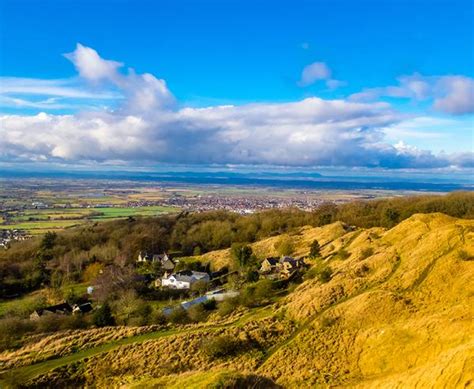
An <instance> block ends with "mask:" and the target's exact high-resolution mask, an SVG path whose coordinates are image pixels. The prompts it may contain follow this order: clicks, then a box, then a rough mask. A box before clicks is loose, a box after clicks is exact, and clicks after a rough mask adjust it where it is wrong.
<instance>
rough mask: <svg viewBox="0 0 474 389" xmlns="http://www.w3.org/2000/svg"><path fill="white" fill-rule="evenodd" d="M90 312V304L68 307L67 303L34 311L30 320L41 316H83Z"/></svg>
mask: <svg viewBox="0 0 474 389" xmlns="http://www.w3.org/2000/svg"><path fill="white" fill-rule="evenodd" d="M91 311H92V303H91V302H89V301H88V302H85V303H82V304H74V305H70V304H69V303H67V302H64V303H61V304H56V305H50V306H48V307H44V308H41V309H36V310H35V311H33V313H31V314H30V319H31V320H38V319H39V318H41V317H43V316H48V315H63V316H64V315H80V314H85V313H88V312H91Z"/></svg>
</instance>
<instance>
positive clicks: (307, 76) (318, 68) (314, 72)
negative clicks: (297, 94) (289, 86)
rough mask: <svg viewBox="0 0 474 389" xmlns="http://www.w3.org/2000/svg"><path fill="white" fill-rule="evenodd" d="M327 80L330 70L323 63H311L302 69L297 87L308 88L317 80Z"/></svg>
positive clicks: (329, 76)
mask: <svg viewBox="0 0 474 389" xmlns="http://www.w3.org/2000/svg"><path fill="white" fill-rule="evenodd" d="M329 78H331V69H329V67H328V66H327V65H326V64H325V63H324V62H313V63H312V64H310V65H308V66H305V68H304V69H303V71H302V73H301V79H300V81H299V85H300V86H308V85H311V84H314V83H315V82H316V81H318V80H327V79H329Z"/></svg>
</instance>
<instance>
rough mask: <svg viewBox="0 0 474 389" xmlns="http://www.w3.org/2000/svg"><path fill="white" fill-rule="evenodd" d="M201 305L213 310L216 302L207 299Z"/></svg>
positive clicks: (207, 309)
mask: <svg viewBox="0 0 474 389" xmlns="http://www.w3.org/2000/svg"><path fill="white" fill-rule="evenodd" d="M202 306H203V307H204V309H205V310H206V311H213V310H214V309H216V307H217V302H216V300H214V299H212V300H207V301H205V302H203V303H202Z"/></svg>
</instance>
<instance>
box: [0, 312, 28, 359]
mask: <svg viewBox="0 0 474 389" xmlns="http://www.w3.org/2000/svg"><path fill="white" fill-rule="evenodd" d="M33 330H34V323H33V322H32V321H31V320H29V319H25V320H22V319H17V318H8V319H2V320H0V352H1V351H4V350H8V349H12V348H15V347H16V346H17V345H18V341H19V340H20V338H21V337H22V336H23V335H24V334H25V333H27V332H29V331H33Z"/></svg>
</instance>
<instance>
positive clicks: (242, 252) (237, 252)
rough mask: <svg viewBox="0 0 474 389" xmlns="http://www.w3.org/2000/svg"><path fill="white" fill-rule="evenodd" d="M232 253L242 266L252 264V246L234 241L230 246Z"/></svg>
mask: <svg viewBox="0 0 474 389" xmlns="http://www.w3.org/2000/svg"><path fill="white" fill-rule="evenodd" d="M230 253H231V255H232V258H233V259H234V261H235V262H236V263H237V264H238V266H239V267H240V268H245V267H247V266H248V265H249V264H250V259H251V257H252V248H251V247H250V246H249V245H247V244H244V243H233V244H232V246H231V248H230Z"/></svg>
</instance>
